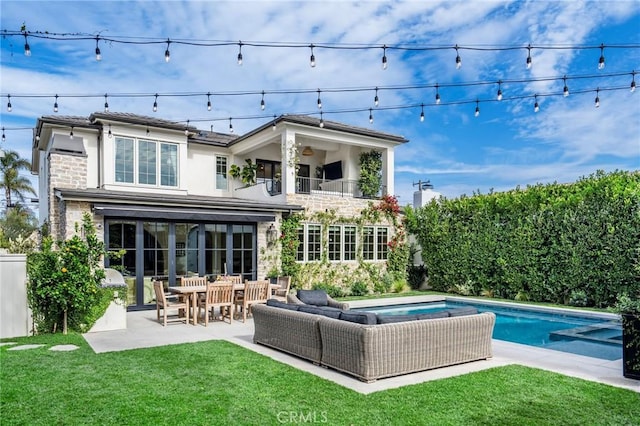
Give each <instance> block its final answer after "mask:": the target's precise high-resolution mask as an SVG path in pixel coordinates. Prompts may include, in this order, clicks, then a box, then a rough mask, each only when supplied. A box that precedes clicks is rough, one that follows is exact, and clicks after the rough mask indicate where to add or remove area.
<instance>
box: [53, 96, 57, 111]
mask: <svg viewBox="0 0 640 426" xmlns="http://www.w3.org/2000/svg"><path fill="white" fill-rule="evenodd" d="M53 112H58V95H56V100H55V101H54V102H53Z"/></svg>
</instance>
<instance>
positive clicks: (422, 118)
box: [420, 104, 424, 122]
mask: <svg viewBox="0 0 640 426" xmlns="http://www.w3.org/2000/svg"><path fill="white" fill-rule="evenodd" d="M420 108H421V110H420V122H423V121H424V104H421V105H420Z"/></svg>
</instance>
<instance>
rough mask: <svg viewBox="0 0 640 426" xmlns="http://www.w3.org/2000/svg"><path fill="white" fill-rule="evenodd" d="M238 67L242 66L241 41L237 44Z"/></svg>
mask: <svg viewBox="0 0 640 426" xmlns="http://www.w3.org/2000/svg"><path fill="white" fill-rule="evenodd" d="M238 65H242V41H239V42H238Z"/></svg>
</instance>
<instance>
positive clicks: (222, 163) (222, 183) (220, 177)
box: [216, 157, 228, 191]
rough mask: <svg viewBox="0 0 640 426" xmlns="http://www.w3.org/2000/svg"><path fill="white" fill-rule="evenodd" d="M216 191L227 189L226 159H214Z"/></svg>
mask: <svg viewBox="0 0 640 426" xmlns="http://www.w3.org/2000/svg"><path fill="white" fill-rule="evenodd" d="M216 189H222V190H225V191H226V190H227V189H228V183H227V157H216Z"/></svg>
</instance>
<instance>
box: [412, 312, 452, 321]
mask: <svg viewBox="0 0 640 426" xmlns="http://www.w3.org/2000/svg"><path fill="white" fill-rule="evenodd" d="M448 316H449V312H448V311H439V312H431V313H428V314H418V319H421V320H423V319H434V318H447V317H448Z"/></svg>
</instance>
